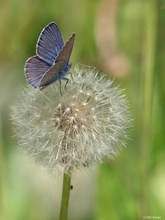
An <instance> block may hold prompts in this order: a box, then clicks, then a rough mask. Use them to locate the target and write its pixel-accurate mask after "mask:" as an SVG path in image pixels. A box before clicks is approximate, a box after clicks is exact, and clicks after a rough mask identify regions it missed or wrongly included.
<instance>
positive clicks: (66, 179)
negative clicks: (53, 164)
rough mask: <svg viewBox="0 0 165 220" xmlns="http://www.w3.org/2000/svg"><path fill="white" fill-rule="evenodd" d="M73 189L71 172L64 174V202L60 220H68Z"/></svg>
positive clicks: (62, 202) (62, 201)
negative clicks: (71, 190)
mask: <svg viewBox="0 0 165 220" xmlns="http://www.w3.org/2000/svg"><path fill="white" fill-rule="evenodd" d="M70 189H71V171H70V172H69V173H64V176H63V188H62V200H61V210H60V218H59V219H60V220H66V219H67V215H68V206H69V196H70Z"/></svg>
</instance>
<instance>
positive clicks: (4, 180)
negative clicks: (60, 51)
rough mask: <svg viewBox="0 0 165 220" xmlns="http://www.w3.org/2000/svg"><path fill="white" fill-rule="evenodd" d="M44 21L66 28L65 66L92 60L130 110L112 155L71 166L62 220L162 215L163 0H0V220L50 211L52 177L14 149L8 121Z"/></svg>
mask: <svg viewBox="0 0 165 220" xmlns="http://www.w3.org/2000/svg"><path fill="white" fill-rule="evenodd" d="M51 21H55V22H56V23H57V24H58V26H59V27H60V29H61V31H62V33H63V36H64V40H65V41H66V40H67V39H68V38H69V37H70V35H71V34H72V33H73V32H75V33H76V41H75V45H74V49H73V52H72V56H71V63H72V65H73V66H74V65H76V64H79V63H80V64H85V65H92V66H96V67H97V68H98V69H99V70H100V71H102V72H106V73H107V74H109V76H110V77H111V78H113V79H115V80H116V81H117V82H119V83H120V87H121V88H125V92H126V94H127V97H128V100H129V103H130V111H131V115H132V118H133V126H132V128H131V129H130V131H129V135H130V137H131V138H130V140H129V141H128V144H127V148H125V149H124V150H123V151H122V152H121V154H120V155H119V156H118V157H117V158H116V159H115V160H113V161H109V162H108V161H107V162H106V163H105V164H103V165H101V167H93V168H89V170H87V171H82V172H81V171H75V173H74V175H73V181H72V183H73V186H74V188H73V190H72V192H71V198H70V207H69V219H72V220H74V219H79V220H94V219H96V220H109V219H110V220H120V219H122V220H133V219H135V220H136V219H147V218H148V219H165V209H164V207H165V150H164V148H165V117H164V113H165V73H164V71H165V61H164V59H165V43H164V39H165V1H163V0H134V1H132V0H120V1H119V0H100V1H99V0H97V1H96V0H91V1H89V0H88V1H87V0H85V1H84V0H80V1H76V0H70V1H59V0H58V1H57V0H49V1H44V0H40V1H39V0H33V1H32V0H29V1H28V0H25V1H21V0H5V1H3V0H0V220H38V219H39V220H53V219H58V215H59V209H60V198H61V188H62V178H61V177H56V176H51V175H49V174H47V173H46V172H44V171H43V170H42V169H41V168H39V167H37V166H36V165H35V164H33V161H32V160H31V158H28V157H26V156H25V155H22V154H21V153H20V152H19V151H18V149H17V142H16V140H15V138H14V137H13V135H14V126H13V125H12V123H11V120H10V115H11V106H13V105H14V104H15V103H16V100H17V98H18V93H19V91H20V89H21V88H23V87H24V86H26V84H27V82H26V80H25V77H24V72H23V68H24V63H25V61H26V60H27V58H29V57H30V56H33V55H34V54H35V45H36V42H37V38H38V36H39V33H40V31H41V30H42V28H43V27H44V26H46V25H47V24H48V23H49V22H51Z"/></svg>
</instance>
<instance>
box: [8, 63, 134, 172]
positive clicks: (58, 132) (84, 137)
mask: <svg viewBox="0 0 165 220" xmlns="http://www.w3.org/2000/svg"><path fill="white" fill-rule="evenodd" d="M72 76H73V79H72V78H71V77H70V81H69V83H68V85H67V90H66V91H65V90H64V84H62V89H63V92H62V93H63V95H62V96H61V95H60V91H59V84H58V82H55V83H52V84H51V85H49V86H47V87H46V88H45V89H43V90H41V91H38V90H36V89H33V88H31V87H28V88H27V89H25V90H24V91H23V92H22V94H21V98H20V100H19V102H18V103H17V105H16V106H15V107H13V114H12V119H13V122H14V124H15V133H16V136H17V138H18V140H19V145H20V148H21V149H22V151H23V152H25V153H27V154H28V155H31V156H32V157H33V158H34V159H35V160H36V161H37V162H39V163H40V164H41V165H42V166H43V167H45V168H46V169H47V170H49V171H50V172H56V171H60V172H61V171H62V172H67V171H68V170H69V169H70V168H74V167H75V168H81V167H84V166H89V165H90V164H93V163H98V162H102V160H103V159H104V158H113V157H114V156H116V155H117V153H118V152H119V150H120V148H121V147H122V146H124V145H125V140H126V138H127V130H128V128H129V127H130V121H131V120H130V118H129V112H128V105H127V101H126V99H125V96H124V95H123V94H122V91H121V89H119V88H118V87H116V86H113V83H112V81H111V80H109V79H108V78H107V77H106V76H103V74H102V75H100V74H98V73H97V72H96V69H94V68H84V67H81V68H80V67H76V68H75V69H74V70H73V71H72ZM68 77H69V76H68Z"/></svg>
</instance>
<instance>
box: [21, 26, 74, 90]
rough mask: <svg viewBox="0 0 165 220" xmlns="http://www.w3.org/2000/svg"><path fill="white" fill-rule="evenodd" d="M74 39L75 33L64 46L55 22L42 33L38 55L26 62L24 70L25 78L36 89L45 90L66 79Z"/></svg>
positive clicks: (38, 45) (37, 49) (38, 44)
mask: <svg viewBox="0 0 165 220" xmlns="http://www.w3.org/2000/svg"><path fill="white" fill-rule="evenodd" d="M74 39H75V33H73V34H72V36H71V37H70V38H69V40H68V41H67V42H66V44H65V45H64V41H63V38H62V34H61V31H60V29H59V28H58V26H57V24H55V23H54V22H51V23H49V24H48V25H47V26H46V27H45V28H44V29H43V30H42V31H41V33H40V36H39V38H38V41H37V45H36V55H35V56H33V57H30V58H29V59H28V60H27V61H26V63H25V68H24V72H25V77H26V79H27V81H28V82H29V83H30V84H31V85H32V86H33V87H34V88H39V89H43V88H44V87H46V86H47V85H49V84H51V83H52V82H54V81H56V80H61V79H62V78H64V76H65V74H66V73H67V72H68V70H69V69H70V67H71V64H69V59H70V55H71V52H72V49H73V45H74ZM65 79H66V78H65ZM67 80H68V79H67ZM60 83H61V81H60Z"/></svg>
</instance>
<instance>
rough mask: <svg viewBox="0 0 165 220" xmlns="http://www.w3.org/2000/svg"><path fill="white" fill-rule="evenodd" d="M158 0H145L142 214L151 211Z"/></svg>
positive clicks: (141, 160) (141, 158)
mask: <svg viewBox="0 0 165 220" xmlns="http://www.w3.org/2000/svg"><path fill="white" fill-rule="evenodd" d="M156 1H157V0H147V1H145V4H144V5H145V16H146V17H145V21H146V24H145V36H144V37H145V39H144V59H143V62H144V63H143V65H144V67H143V68H144V76H143V89H142V105H141V119H142V121H141V131H140V134H141V137H140V148H141V157H140V164H141V199H140V210H141V211H140V215H141V216H143V215H145V214H147V213H149V210H148V195H149V194H148V192H147V191H148V181H149V176H148V173H149V161H150V152H151V118H152V104H153V91H154V85H153V84H154V55H155V37H156V10H157V7H156Z"/></svg>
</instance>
